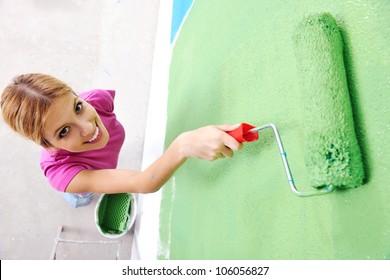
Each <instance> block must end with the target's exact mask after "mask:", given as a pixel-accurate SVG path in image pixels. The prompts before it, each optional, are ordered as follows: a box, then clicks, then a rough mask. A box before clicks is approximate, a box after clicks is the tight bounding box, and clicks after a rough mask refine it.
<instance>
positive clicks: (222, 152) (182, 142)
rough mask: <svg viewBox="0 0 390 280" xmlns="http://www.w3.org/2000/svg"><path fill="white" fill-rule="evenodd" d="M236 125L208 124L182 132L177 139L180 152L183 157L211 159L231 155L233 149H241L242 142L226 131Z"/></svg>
mask: <svg viewBox="0 0 390 280" xmlns="http://www.w3.org/2000/svg"><path fill="white" fill-rule="evenodd" d="M237 127H238V125H229V124H225V125H210V126H205V127H201V128H198V129H196V130H192V131H188V132H184V133H183V134H181V135H180V136H179V137H178V138H177V141H178V142H179V146H180V153H181V154H182V155H183V156H184V157H186V158H187V157H193V158H198V159H204V160H209V161H213V160H216V159H218V158H224V157H229V158H230V157H232V156H233V155H234V151H238V150H240V149H241V147H242V144H241V143H239V142H238V141H237V140H236V139H234V138H233V137H231V136H230V135H229V134H227V133H226V132H228V131H232V130H234V129H235V128H237Z"/></svg>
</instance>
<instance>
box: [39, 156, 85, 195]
mask: <svg viewBox="0 0 390 280" xmlns="http://www.w3.org/2000/svg"><path fill="white" fill-rule="evenodd" d="M40 166H41V169H42V171H43V173H44V175H45V176H46V178H47V180H48V181H49V183H50V185H52V186H53V187H54V188H55V189H57V190H58V191H61V192H63V191H65V189H66V187H67V185H68V184H69V182H70V181H71V180H72V179H73V177H74V176H75V175H76V174H77V173H79V172H80V171H81V170H85V169H91V167H90V166H89V165H88V164H87V163H86V162H83V161H79V160H77V158H75V157H72V156H69V155H66V153H65V152H64V154H61V151H60V152H58V153H51V152H49V151H47V150H43V151H42V153H41V159H40Z"/></svg>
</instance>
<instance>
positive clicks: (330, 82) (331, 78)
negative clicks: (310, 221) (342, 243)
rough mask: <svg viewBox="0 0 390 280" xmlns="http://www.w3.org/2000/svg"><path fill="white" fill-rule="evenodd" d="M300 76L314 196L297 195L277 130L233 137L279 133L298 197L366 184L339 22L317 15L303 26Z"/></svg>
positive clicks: (298, 42) (250, 130)
mask: <svg viewBox="0 0 390 280" xmlns="http://www.w3.org/2000/svg"><path fill="white" fill-rule="evenodd" d="M293 43H294V49H295V55H296V60H297V72H298V75H299V77H300V84H301V91H302V98H301V101H302V106H301V107H302V115H303V121H302V123H303V131H304V141H305V163H306V167H307V170H308V174H309V176H310V179H311V184H312V186H313V187H315V188H318V189H316V190H312V191H305V192H301V191H299V190H297V188H296V187H295V184H294V180H293V178H292V175H291V171H290V168H289V165H288V161H287V155H286V152H285V150H284V148H283V144H282V141H281V139H280V135H279V132H278V130H277V128H276V126H275V125H273V124H269V125H265V126H262V127H254V126H251V125H248V124H242V125H241V126H240V127H239V128H237V129H235V130H234V131H231V132H228V133H229V134H230V135H231V136H233V137H234V138H235V139H237V140H238V141H240V142H251V141H254V140H257V139H258V136H256V137H254V136H253V135H252V134H256V135H257V133H258V131H259V130H262V129H265V128H271V129H272V130H273V132H274V135H275V138H276V141H277V144H278V148H279V152H280V155H281V157H282V161H283V165H284V168H285V171H286V175H287V178H288V181H289V184H290V188H291V190H292V191H293V192H294V193H295V194H296V195H298V196H303V197H304V196H314V195H321V194H327V193H330V192H332V191H333V190H334V189H335V187H339V188H353V187H357V186H360V185H362V184H363V179H364V170H363V162H362V157H361V152H360V148H359V144H358V141H357V137H356V134H355V127H354V121H353V113H352V107H351V102H350V97H349V93H348V85H347V78H346V72H345V67H344V61H343V45H342V39H341V35H340V32H339V30H338V28H337V25H336V21H335V20H334V19H333V17H332V16H331V15H330V14H329V13H322V14H315V15H312V16H309V17H307V18H305V19H304V20H303V21H302V22H300V23H299V24H298V25H297V27H296V30H295V34H294V36H293Z"/></svg>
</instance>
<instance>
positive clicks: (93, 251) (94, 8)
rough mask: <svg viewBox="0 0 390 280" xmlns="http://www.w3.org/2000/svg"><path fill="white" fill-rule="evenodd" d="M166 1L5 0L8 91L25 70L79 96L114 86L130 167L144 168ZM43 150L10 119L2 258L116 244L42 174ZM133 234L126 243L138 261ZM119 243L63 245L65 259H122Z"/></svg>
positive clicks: (0, 211) (2, 145)
mask: <svg viewBox="0 0 390 280" xmlns="http://www.w3.org/2000/svg"><path fill="white" fill-rule="evenodd" d="M158 9H159V0H148V1H143V0H132V1H125V0H122V1H121V0H83V1H81V0H69V1H51V0H12V1H11V0H8V1H0V26H1V29H0V40H1V44H0V61H1V63H0V77H1V78H0V88H1V90H2V89H3V88H4V87H5V86H6V84H7V83H8V82H9V81H10V79H11V78H12V77H13V76H15V75H17V74H21V73H28V72H42V73H48V74H51V75H53V76H55V77H57V78H59V79H61V80H63V81H65V82H66V83H68V84H69V85H70V86H71V87H72V88H73V89H74V90H75V91H82V90H87V89H91V88H106V89H107V88H110V89H115V90H116V92H117V96H116V102H115V106H116V107H115V111H116V113H117V116H118V118H119V119H120V121H121V122H122V123H123V125H124V126H125V129H126V132H127V138H126V141H125V144H124V147H123V150H122V153H121V156H120V161H119V167H120V168H133V169H140V168H141V160H142V149H143V142H144V132H145V122H146V114H147V107H148V96H149V89H150V79H151V67H152V60H153V49H154V42H155V33H156V28H157V26H156V25H157V17H158ZM40 150H41V148H40V147H39V146H36V145H35V144H34V143H32V142H29V141H27V140H25V139H23V138H21V137H19V136H17V135H16V134H15V133H13V132H12V131H11V130H10V129H9V128H8V127H6V125H5V124H4V123H3V121H2V120H0V153H1V158H0V182H1V187H0V198H1V204H0V259H24V260H25V259H49V258H50V255H51V251H52V248H53V244H54V239H55V236H56V233H57V230H58V227H59V226H60V225H63V226H64V232H63V234H62V237H63V238H71V239H78V240H108V239H107V238H105V237H104V236H102V235H100V233H99V232H98V231H97V228H96V225H95V221H94V210H95V203H96V201H97V199H98V195H95V197H94V201H93V203H92V204H91V205H89V206H87V207H83V208H77V209H73V208H71V207H69V206H68V205H67V204H66V202H65V201H64V200H63V198H62V197H61V195H60V194H59V193H58V192H56V191H55V190H54V189H53V188H51V187H50V186H49V185H48V183H47V182H46V179H45V178H44V176H43V174H42V172H41V170H40V168H39V164H38V163H39V155H40ZM131 240H132V234H131V232H129V233H128V234H126V236H124V237H122V238H121V241H122V246H121V250H120V259H128V258H130V251H131V250H130V249H131ZM115 255H116V246H114V245H105V244H100V245H89V244H65V243H60V244H59V246H58V248H57V258H58V259H114V258H115Z"/></svg>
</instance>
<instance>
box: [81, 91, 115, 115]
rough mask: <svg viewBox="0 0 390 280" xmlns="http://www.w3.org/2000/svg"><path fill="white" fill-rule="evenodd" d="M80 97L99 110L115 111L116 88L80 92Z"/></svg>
mask: <svg viewBox="0 0 390 280" xmlns="http://www.w3.org/2000/svg"><path fill="white" fill-rule="evenodd" d="M79 97H80V98H81V99H83V100H85V101H86V102H88V103H89V104H91V105H92V106H93V107H95V109H97V110H104V111H108V112H113V111H114V98H115V90H105V89H93V90H89V91H85V92H82V93H80V94H79Z"/></svg>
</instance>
